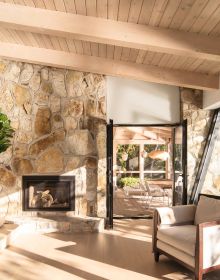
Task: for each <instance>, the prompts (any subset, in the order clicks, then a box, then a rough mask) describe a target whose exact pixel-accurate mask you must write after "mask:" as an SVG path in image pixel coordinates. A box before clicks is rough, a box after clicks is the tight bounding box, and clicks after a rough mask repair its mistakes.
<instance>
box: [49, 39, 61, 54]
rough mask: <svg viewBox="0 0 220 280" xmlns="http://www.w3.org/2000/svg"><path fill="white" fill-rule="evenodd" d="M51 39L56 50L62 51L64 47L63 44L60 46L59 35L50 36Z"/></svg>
mask: <svg viewBox="0 0 220 280" xmlns="http://www.w3.org/2000/svg"><path fill="white" fill-rule="evenodd" d="M50 40H51V43H52V45H53V48H54V49H55V50H58V51H62V48H61V46H60V42H59V40H58V38H57V37H55V36H50Z"/></svg>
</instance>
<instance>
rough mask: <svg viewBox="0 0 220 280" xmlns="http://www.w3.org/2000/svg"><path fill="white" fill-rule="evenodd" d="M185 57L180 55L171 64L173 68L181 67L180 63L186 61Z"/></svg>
mask: <svg viewBox="0 0 220 280" xmlns="http://www.w3.org/2000/svg"><path fill="white" fill-rule="evenodd" d="M186 60H187V57H185V56H180V57H179V58H178V59H177V60H176V62H175V63H174V64H173V67H172V68H173V69H181V67H182V65H183V64H184V63H185V62H186Z"/></svg>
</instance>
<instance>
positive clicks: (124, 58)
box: [121, 48, 131, 61]
mask: <svg viewBox="0 0 220 280" xmlns="http://www.w3.org/2000/svg"><path fill="white" fill-rule="evenodd" d="M130 52H131V49H129V48H123V49H122V53H121V60H122V61H130V59H129V57H130Z"/></svg>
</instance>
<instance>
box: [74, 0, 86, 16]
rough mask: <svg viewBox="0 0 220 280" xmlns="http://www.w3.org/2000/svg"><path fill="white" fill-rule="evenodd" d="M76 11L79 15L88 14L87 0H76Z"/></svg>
mask: <svg viewBox="0 0 220 280" xmlns="http://www.w3.org/2000/svg"><path fill="white" fill-rule="evenodd" d="M75 7H76V13H77V14H78V15H83V16H85V15H86V1H85V0H75Z"/></svg>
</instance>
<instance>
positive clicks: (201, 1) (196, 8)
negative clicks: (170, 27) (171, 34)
mask: <svg viewBox="0 0 220 280" xmlns="http://www.w3.org/2000/svg"><path fill="white" fill-rule="evenodd" d="M207 3H208V0H196V1H195V3H194V4H193V6H192V8H191V9H190V11H189V13H188V15H187V16H186V18H185V19H184V21H183V22H182V24H181V26H180V28H179V29H180V30H184V31H189V30H190V28H191V26H192V25H193V24H194V23H195V22H196V20H197V19H198V18H199V16H200V14H201V13H202V11H203V10H204V9H205V7H206V5H207Z"/></svg>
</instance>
